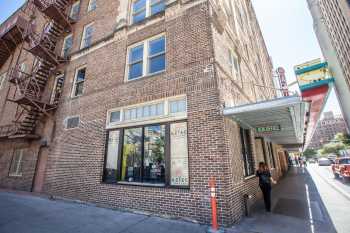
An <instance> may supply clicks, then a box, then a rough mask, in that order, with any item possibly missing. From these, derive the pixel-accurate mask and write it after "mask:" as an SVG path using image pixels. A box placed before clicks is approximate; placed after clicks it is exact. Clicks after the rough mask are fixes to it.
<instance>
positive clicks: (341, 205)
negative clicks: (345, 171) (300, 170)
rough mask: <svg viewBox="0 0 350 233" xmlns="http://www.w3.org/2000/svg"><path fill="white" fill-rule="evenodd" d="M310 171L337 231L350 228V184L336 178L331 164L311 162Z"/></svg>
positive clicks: (346, 230) (347, 230) (345, 230)
mask: <svg viewBox="0 0 350 233" xmlns="http://www.w3.org/2000/svg"><path fill="white" fill-rule="evenodd" d="M307 169H308V171H309V172H310V175H311V176H312V178H313V180H314V182H315V184H316V186H317V190H318V192H319V194H320V196H321V198H322V201H323V202H324V205H325V207H326V209H327V211H328V213H329V215H330V218H331V220H332V221H333V224H334V226H335V228H336V229H337V231H338V232H339V233H341V232H344V233H345V232H349V229H350V221H349V216H350V184H349V183H346V184H345V183H343V182H342V181H341V180H339V179H335V178H334V176H333V173H332V170H331V167H330V166H318V165H317V164H311V165H309V166H308V168H307Z"/></svg>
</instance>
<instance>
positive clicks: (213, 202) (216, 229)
mask: <svg viewBox="0 0 350 233" xmlns="http://www.w3.org/2000/svg"><path fill="white" fill-rule="evenodd" d="M209 188H210V202H211V223H212V226H211V227H210V228H209V230H208V232H209V233H221V232H223V231H220V230H219V226H218V217H217V207H216V188H215V179H214V178H211V179H210V181H209Z"/></svg>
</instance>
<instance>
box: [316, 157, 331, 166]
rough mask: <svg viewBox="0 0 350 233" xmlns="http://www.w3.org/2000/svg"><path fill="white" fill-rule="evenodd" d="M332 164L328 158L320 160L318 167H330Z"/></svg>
mask: <svg viewBox="0 0 350 233" xmlns="http://www.w3.org/2000/svg"><path fill="white" fill-rule="evenodd" d="M331 164H332V162H331V161H330V160H329V159H327V158H320V159H318V166H330V165H331Z"/></svg>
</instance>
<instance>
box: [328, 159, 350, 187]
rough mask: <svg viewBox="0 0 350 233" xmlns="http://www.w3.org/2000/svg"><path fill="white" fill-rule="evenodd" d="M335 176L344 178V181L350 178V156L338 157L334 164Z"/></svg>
mask: <svg viewBox="0 0 350 233" xmlns="http://www.w3.org/2000/svg"><path fill="white" fill-rule="evenodd" d="M332 171H333V174H334V177H335V178H342V179H343V181H344V182H348V181H349V180H350V157H343V158H337V159H336V160H335V163H334V164H333V165H332Z"/></svg>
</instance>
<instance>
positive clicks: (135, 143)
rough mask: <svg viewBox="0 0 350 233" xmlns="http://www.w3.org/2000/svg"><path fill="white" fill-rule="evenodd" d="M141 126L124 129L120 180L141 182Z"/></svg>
mask: <svg viewBox="0 0 350 233" xmlns="http://www.w3.org/2000/svg"><path fill="white" fill-rule="evenodd" d="M141 165H142V128H133V129H126V130H125V131H124V144H123V160H122V177H121V180H122V181H127V182H141V181H142V180H141Z"/></svg>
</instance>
